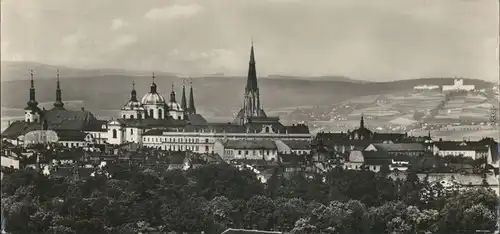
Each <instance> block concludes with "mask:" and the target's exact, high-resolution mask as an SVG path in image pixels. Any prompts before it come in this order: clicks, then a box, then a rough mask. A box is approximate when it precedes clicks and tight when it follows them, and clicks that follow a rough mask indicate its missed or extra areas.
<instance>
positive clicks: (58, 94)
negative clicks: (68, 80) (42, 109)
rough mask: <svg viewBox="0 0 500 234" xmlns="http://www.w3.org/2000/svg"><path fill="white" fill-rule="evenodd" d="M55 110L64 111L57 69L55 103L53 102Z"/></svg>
mask: <svg viewBox="0 0 500 234" xmlns="http://www.w3.org/2000/svg"><path fill="white" fill-rule="evenodd" d="M54 108H55V109H64V103H63V102H62V93H61V84H60V82H59V69H57V85H56V101H55V102H54Z"/></svg>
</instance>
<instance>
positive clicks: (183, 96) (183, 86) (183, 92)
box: [181, 81, 187, 111]
mask: <svg viewBox="0 0 500 234" xmlns="http://www.w3.org/2000/svg"><path fill="white" fill-rule="evenodd" d="M181 107H182V109H183V110H184V111H186V110H187V102H186V85H185V84H184V81H182V99H181Z"/></svg>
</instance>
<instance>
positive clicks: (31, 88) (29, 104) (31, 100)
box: [27, 70, 38, 108]
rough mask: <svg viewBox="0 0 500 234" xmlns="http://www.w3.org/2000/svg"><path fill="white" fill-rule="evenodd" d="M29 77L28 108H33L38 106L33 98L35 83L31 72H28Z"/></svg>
mask: <svg viewBox="0 0 500 234" xmlns="http://www.w3.org/2000/svg"><path fill="white" fill-rule="evenodd" d="M30 76H31V80H30V83H31V86H30V99H29V100H28V103H27V104H28V107H31V108H35V107H36V106H38V102H37V101H36V98H35V81H34V80H33V77H34V74H33V70H30Z"/></svg>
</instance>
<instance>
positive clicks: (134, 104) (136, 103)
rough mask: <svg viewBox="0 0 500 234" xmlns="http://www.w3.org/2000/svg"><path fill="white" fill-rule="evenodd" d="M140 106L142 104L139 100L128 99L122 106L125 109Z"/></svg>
mask: <svg viewBox="0 0 500 234" xmlns="http://www.w3.org/2000/svg"><path fill="white" fill-rule="evenodd" d="M141 107H142V104H141V103H140V102H139V101H132V100H130V101H128V102H127V103H126V104H125V106H124V108H125V109H139V108H141Z"/></svg>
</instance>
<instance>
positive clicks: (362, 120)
mask: <svg viewBox="0 0 500 234" xmlns="http://www.w3.org/2000/svg"><path fill="white" fill-rule="evenodd" d="M359 128H361V129H362V128H365V118H364V114H361V120H360V121H359Z"/></svg>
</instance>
